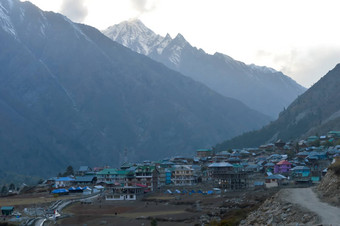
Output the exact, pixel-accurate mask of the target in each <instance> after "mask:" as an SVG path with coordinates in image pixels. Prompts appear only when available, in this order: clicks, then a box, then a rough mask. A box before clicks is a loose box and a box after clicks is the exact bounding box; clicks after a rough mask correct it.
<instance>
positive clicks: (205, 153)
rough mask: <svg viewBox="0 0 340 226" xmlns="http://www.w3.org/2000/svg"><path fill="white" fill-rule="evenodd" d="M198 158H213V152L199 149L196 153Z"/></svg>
mask: <svg viewBox="0 0 340 226" xmlns="http://www.w3.org/2000/svg"><path fill="white" fill-rule="evenodd" d="M196 156H197V157H199V158H204V157H209V156H213V151H212V150H211V149H198V150H197V151H196Z"/></svg>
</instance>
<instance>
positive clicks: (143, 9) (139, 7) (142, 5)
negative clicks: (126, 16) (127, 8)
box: [130, 0, 158, 15]
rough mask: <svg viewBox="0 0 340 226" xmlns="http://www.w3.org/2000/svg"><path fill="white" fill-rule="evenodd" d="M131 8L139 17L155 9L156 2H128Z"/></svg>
mask: <svg viewBox="0 0 340 226" xmlns="http://www.w3.org/2000/svg"><path fill="white" fill-rule="evenodd" d="M130 3H131V5H132V7H133V8H134V9H135V10H136V11H137V12H138V13H139V14H140V15H141V14H144V13H148V12H151V11H153V10H155V9H156V8H157V5H158V0H130Z"/></svg>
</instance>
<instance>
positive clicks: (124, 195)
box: [105, 186, 144, 201]
mask: <svg viewBox="0 0 340 226" xmlns="http://www.w3.org/2000/svg"><path fill="white" fill-rule="evenodd" d="M143 194H144V188H143V187H139V186H124V187H115V188H113V189H111V190H109V191H108V193H107V194H106V195H105V200H108V201H117V200H120V201H123V200H136V199H137V197H138V196H141V195H143Z"/></svg>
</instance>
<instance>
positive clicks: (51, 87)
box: [0, 0, 268, 175]
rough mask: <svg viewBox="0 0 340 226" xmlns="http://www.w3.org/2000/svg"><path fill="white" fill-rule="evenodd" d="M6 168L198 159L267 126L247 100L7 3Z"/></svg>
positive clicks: (0, 163)
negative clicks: (198, 153) (196, 154)
mask: <svg viewBox="0 0 340 226" xmlns="http://www.w3.org/2000/svg"><path fill="white" fill-rule="evenodd" d="M0 50H1V51H0V123H1V128H0V155H1V158H0V171H1V172H2V173H4V172H9V171H11V172H15V173H16V174H19V173H21V174H31V175H51V174H56V173H57V172H60V171H62V170H64V169H65V167H66V166H67V165H70V164H71V165H73V166H74V167H77V166H79V165H87V164H89V165H104V164H107V165H111V166H117V164H118V162H119V161H120V160H121V159H122V158H121V157H122V156H121V152H122V151H123V150H124V149H125V148H127V150H128V156H127V157H128V160H130V161H137V160H144V159H157V158H162V157H165V156H171V155H176V154H186V153H192V152H193V151H194V150H195V149H196V148H199V147H209V146H210V145H213V144H214V143H215V142H219V141H221V140H222V139H224V138H226V137H227V138H228V137H230V138H231V137H233V136H235V135H237V134H240V133H242V132H244V131H247V130H252V129H255V128H259V127H260V126H262V125H264V124H265V123H267V122H268V118H267V117H266V116H264V115H263V114H260V113H258V112H256V111H254V110H251V109H249V108H248V107H246V106H245V105H244V104H243V103H241V102H240V101H237V100H234V99H231V98H225V97H223V96H221V95H219V94H217V93H215V92H214V91H212V90H210V89H209V88H207V87H206V86H204V85H202V84H200V83H198V82H195V81H194V80H192V79H190V78H187V77H185V76H183V75H182V74H180V73H178V72H175V71H172V70H170V69H168V68H167V67H165V66H164V65H162V64H160V63H157V62H155V61H153V60H151V59H150V58H148V57H145V56H142V55H140V54H137V53H135V52H133V51H131V50H129V49H127V48H125V47H123V46H122V45H120V44H118V43H116V42H113V41H112V40H110V39H108V38H107V37H106V36H104V35H103V34H102V33H101V32H100V31H98V30H96V29H95V28H92V27H89V26H86V25H81V24H75V23H73V22H71V21H70V20H69V19H68V18H66V17H65V16H63V15H60V14H56V13H53V12H44V11H41V10H40V9H39V8H37V7H36V6H34V5H33V4H31V3H30V2H20V1H19V0H1V1H0Z"/></svg>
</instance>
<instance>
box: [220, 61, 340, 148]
mask: <svg viewBox="0 0 340 226" xmlns="http://www.w3.org/2000/svg"><path fill="white" fill-rule="evenodd" d="M339 86H340V64H338V65H336V67H335V68H334V69H333V70H331V71H329V72H328V73H327V74H326V75H325V76H324V77H322V78H321V79H320V80H319V81H318V82H317V83H316V84H314V85H313V86H312V87H311V88H310V89H308V90H307V91H306V92H305V93H304V94H302V95H301V96H299V97H298V98H297V99H296V100H295V101H294V102H293V103H292V104H291V105H290V106H289V107H288V108H287V109H285V110H284V111H283V112H281V113H280V116H279V118H278V119H277V120H276V121H273V122H271V123H270V124H269V125H267V126H265V127H263V128H262V129H260V130H258V131H253V132H248V133H245V134H243V135H241V136H238V137H235V138H233V139H231V140H228V141H225V142H223V143H221V144H218V145H217V146H216V149H217V150H225V149H228V148H238V147H256V146H259V145H261V144H265V143H269V142H274V141H276V140H277V139H279V138H280V139H283V140H285V141H288V140H296V139H298V138H306V137H308V136H310V135H315V134H325V133H327V132H328V131H330V130H340V102H339V101H338V100H339V99H340V92H339Z"/></svg>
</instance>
